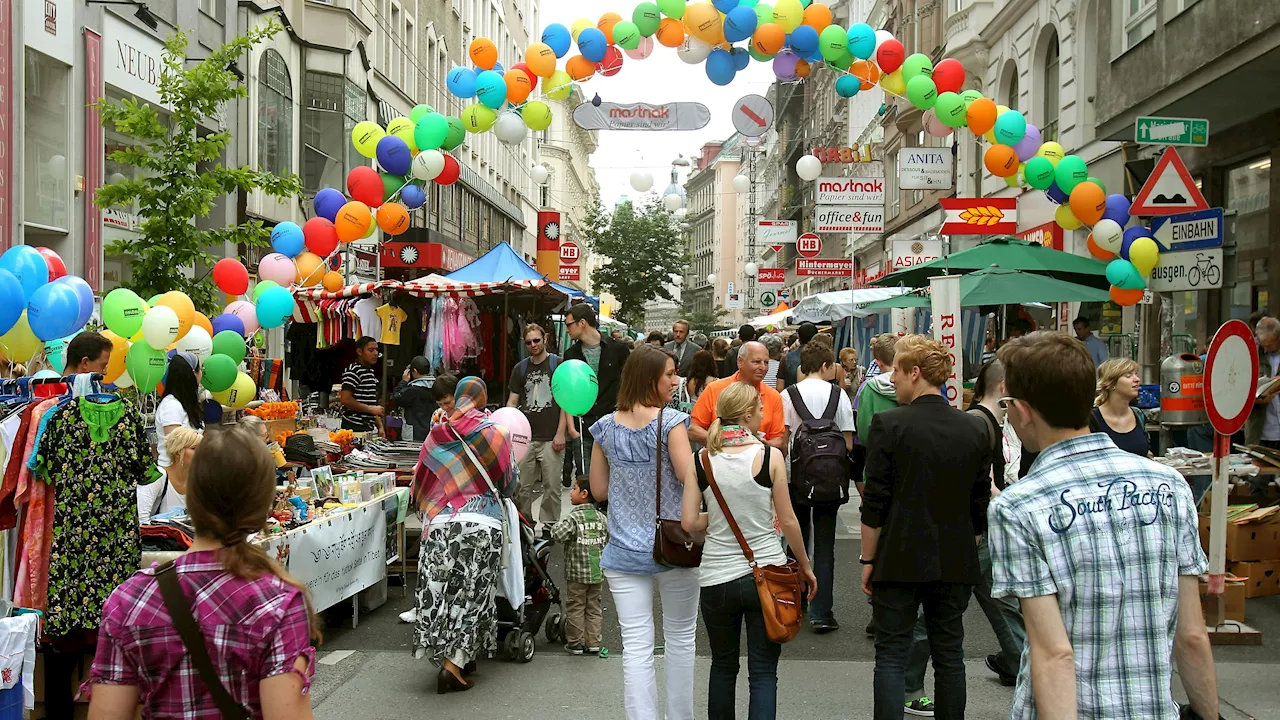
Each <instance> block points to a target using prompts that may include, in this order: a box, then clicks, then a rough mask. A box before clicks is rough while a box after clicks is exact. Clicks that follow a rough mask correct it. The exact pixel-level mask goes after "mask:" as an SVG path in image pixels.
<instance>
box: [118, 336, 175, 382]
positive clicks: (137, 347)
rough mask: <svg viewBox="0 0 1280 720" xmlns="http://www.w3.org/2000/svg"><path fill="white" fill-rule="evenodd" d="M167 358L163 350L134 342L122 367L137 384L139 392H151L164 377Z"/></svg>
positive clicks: (167, 363) (167, 362) (167, 364)
mask: <svg viewBox="0 0 1280 720" xmlns="http://www.w3.org/2000/svg"><path fill="white" fill-rule="evenodd" d="M168 366H169V358H168V356H166V355H165V352H164V351H163V350H156V349H155V348H153V347H151V346H150V345H148V344H147V343H145V342H136V343H134V344H133V346H132V347H130V348H129V354H128V355H126V356H125V361H124V367H125V369H126V370H128V371H129V377H130V378H132V379H133V383H134V384H135V385H137V386H138V391H139V392H152V391H154V390H155V389H156V386H157V385H159V384H160V381H161V380H163V379H164V371H165V369H166V368H167V367H168Z"/></svg>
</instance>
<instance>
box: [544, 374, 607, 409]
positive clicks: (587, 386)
mask: <svg viewBox="0 0 1280 720" xmlns="http://www.w3.org/2000/svg"><path fill="white" fill-rule="evenodd" d="M599 393H600V381H599V380H597V379H596V373H595V371H594V370H592V369H591V366H590V365H588V364H586V363H584V362H582V361H581V360H566V361H564V362H562V363H560V367H558V368H556V371H555V373H554V374H552V376H551V396H552V397H553V398H555V400H556V402H557V403H559V404H560V408H561V409H563V410H564V411H565V412H567V413H569V414H570V415H573V416H574V417H580V416H582V415H585V414H587V412H588V411H590V410H591V408H592V406H594V405H595V404H596V396H597V395H598V394H599Z"/></svg>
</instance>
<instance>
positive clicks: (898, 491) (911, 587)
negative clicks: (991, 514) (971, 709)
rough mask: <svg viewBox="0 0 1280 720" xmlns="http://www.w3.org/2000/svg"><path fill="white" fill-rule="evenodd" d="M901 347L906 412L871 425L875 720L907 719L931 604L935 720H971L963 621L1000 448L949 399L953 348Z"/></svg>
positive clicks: (866, 527) (868, 505)
mask: <svg viewBox="0 0 1280 720" xmlns="http://www.w3.org/2000/svg"><path fill="white" fill-rule="evenodd" d="M896 349H897V354H896V356H895V358H894V364H893V376H892V380H893V385H894V392H895V394H896V395H897V398H898V404H899V407H896V408H893V409H890V410H885V411H883V412H880V413H877V414H876V416H875V417H874V418H873V419H872V421H871V432H870V433H869V437H868V438H867V441H866V444H867V470H866V477H867V481H866V487H865V493H864V495H863V502H862V557H861V558H860V559H859V562H860V563H862V565H863V569H862V570H863V572H862V589H863V591H864V592H866V593H867V594H868V595H871V604H872V613H871V614H872V620H873V621H874V623H875V627H876V669H875V679H874V683H873V687H874V694H875V715H874V717H875V718H876V720H884V719H886V718H893V719H894V720H898V719H899V718H901V717H902V713H903V706H904V704H905V699H906V689H905V667H906V663H907V656H908V654H909V652H910V650H911V644H912V629H913V627H914V626H915V624H916V617H917V613H918V612H919V609H920V607H921V605H923V606H924V620H925V625H926V627H927V628H928V633H929V644H930V647H931V649H932V655H933V668H934V689H935V693H936V705H935V713H936V715H935V716H936V717H939V718H963V717H964V709H965V672H964V647H963V646H964V622H963V619H964V611H965V608H967V607H968V605H969V596H970V595H971V594H972V592H973V586H974V585H977V584H979V583H980V582H981V581H982V573H981V571H980V569H979V566H978V548H977V537H978V536H979V535H981V534H982V533H983V532H985V530H986V527H987V504H988V502H990V500H991V477H990V473H991V448H990V445H989V444H988V443H987V441H986V428H985V427H984V426H983V421H982V420H981V419H980V418H977V417H974V416H972V415H966V414H965V413H963V412H961V411H959V410H956V409H955V408H952V407H951V406H950V405H948V404H947V401H946V399H945V398H944V397H943V396H942V395H941V394H940V392H939V389H940V388H941V387H942V385H944V384H945V383H946V381H947V379H948V378H949V377H950V376H951V369H952V367H951V355H950V353H949V352H948V350H947V348H946V346H944V345H943V344H942V343H940V342H938V341H936V340H930V339H928V338H925V337H924V336H922V335H909V336H907V337H904V338H902V339H901V340H899V341H898V344H897V348H896ZM873 586H874V590H875V592H874V593H873V592H872V587H873Z"/></svg>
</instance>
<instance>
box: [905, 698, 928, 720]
mask: <svg viewBox="0 0 1280 720" xmlns="http://www.w3.org/2000/svg"><path fill="white" fill-rule="evenodd" d="M902 711H903V712H905V713H906V714H908V715H915V716H917V717H933V701H932V700H930V699H929V698H927V697H922V698H920V699H918V700H912V701H911V702H909V703H907V704H906V705H904V706H903V708H902Z"/></svg>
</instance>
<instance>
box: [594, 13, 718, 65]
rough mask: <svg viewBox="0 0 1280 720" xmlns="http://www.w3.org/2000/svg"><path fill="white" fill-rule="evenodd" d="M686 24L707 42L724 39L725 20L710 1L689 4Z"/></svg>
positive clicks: (693, 32)
mask: <svg viewBox="0 0 1280 720" xmlns="http://www.w3.org/2000/svg"><path fill="white" fill-rule="evenodd" d="M684 26H685V27H686V28H688V30H689V34H690V35H692V36H693V37H696V38H698V39H699V40H701V41H703V42H705V43H710V44H712V45H717V44H719V43H721V42H723V41H724V21H723V20H721V19H720V11H718V10H716V9H715V7H714V6H713V5H712V4H711V3H709V2H698V3H693V4H692V5H689V6H688V7H687V8H686V9H685V13H684ZM583 54H585V53H583Z"/></svg>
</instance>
